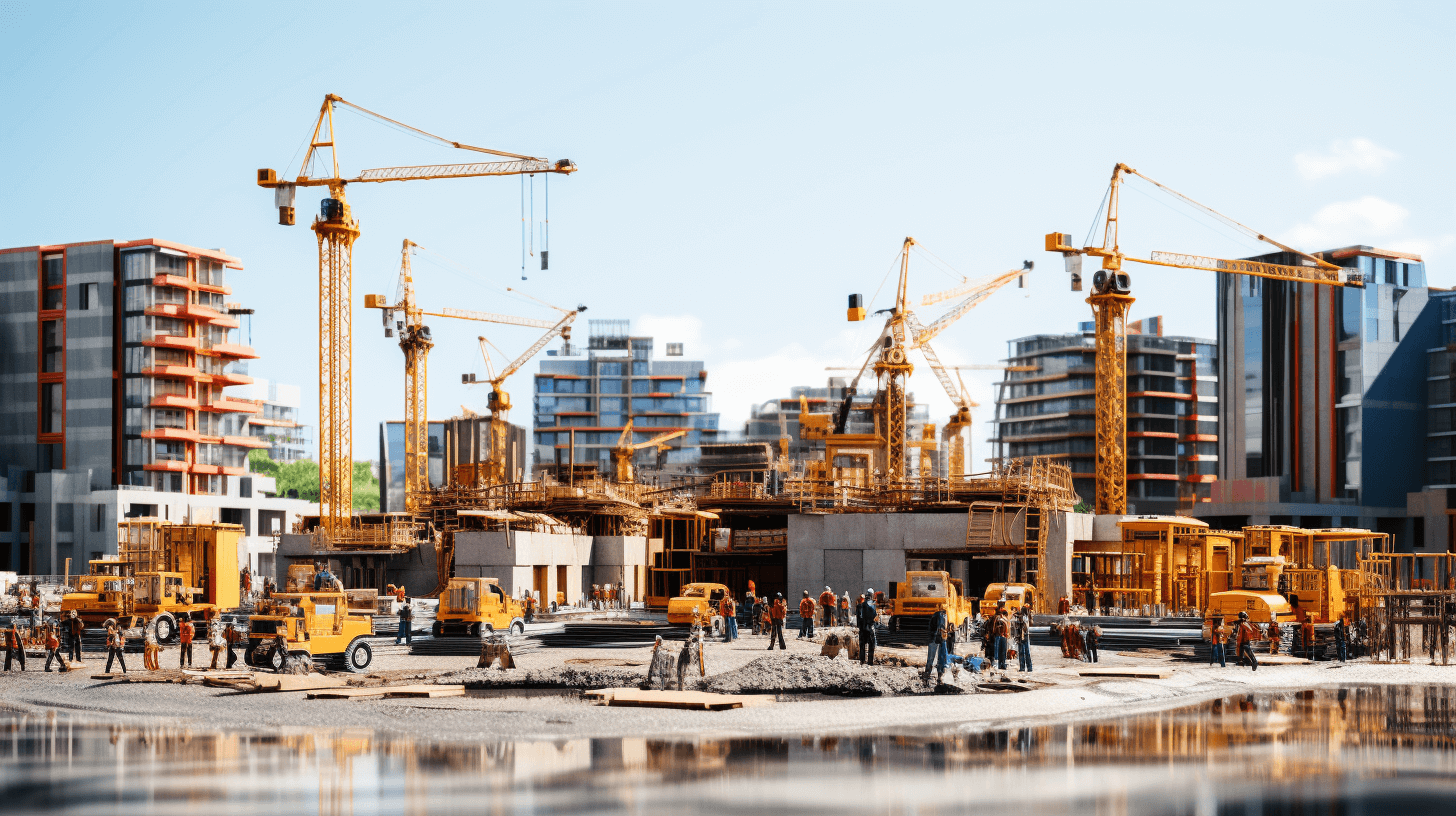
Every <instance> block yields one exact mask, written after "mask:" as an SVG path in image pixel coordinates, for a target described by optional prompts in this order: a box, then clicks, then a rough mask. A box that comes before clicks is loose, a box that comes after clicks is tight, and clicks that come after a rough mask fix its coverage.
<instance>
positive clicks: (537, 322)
mask: <svg viewBox="0 0 1456 816" xmlns="http://www.w3.org/2000/svg"><path fill="white" fill-rule="evenodd" d="M423 314H427V315H433V316H435V317H453V318H456V319H457V320H480V321H483V322H486V323H500V324H503V325H506V326H529V327H531V328H535V329H549V328H551V327H552V326H554V325H556V324H555V323H552V322H551V321H550V320H542V319H540V318H535V317H516V316H515V315H503V314H496V313H495V312H477V311H475V310H473V309H456V308H453V307H450V306H446V307H444V308H442V309H441V310H440V311H438V312H423Z"/></svg>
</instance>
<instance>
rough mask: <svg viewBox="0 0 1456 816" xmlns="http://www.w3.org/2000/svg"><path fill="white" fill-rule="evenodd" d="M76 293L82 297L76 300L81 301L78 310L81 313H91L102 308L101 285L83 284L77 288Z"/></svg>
mask: <svg viewBox="0 0 1456 816" xmlns="http://www.w3.org/2000/svg"><path fill="white" fill-rule="evenodd" d="M76 291H77V293H79V295H80V296H79V297H77V298H76V300H77V301H79V303H78V305H77V308H79V309H80V310H81V311H83V312H89V311H91V310H92V309H100V308H101V284H99V283H83V284H81V285H80V286H77V287H76Z"/></svg>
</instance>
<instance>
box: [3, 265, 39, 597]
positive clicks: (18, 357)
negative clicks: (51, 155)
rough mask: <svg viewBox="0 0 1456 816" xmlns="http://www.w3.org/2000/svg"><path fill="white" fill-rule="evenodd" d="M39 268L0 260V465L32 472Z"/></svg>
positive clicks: (36, 409) (33, 468) (35, 416)
mask: <svg viewBox="0 0 1456 816" xmlns="http://www.w3.org/2000/svg"><path fill="white" fill-rule="evenodd" d="M39 262H40V256H39V254H38V253H36V252H33V251H26V252H8V253H5V254H3V255H0V304H3V312H0V394H3V395H4V399H0V464H5V465H12V466H14V467H17V468H19V469H21V470H36V442H35V439H36V418H37V411H38V410H39V408H38V403H37V399H38V398H39V397H38V392H37V390H36V389H37V386H36V371H37V369H38V366H39V363H38V359H37V356H36V355H37V348H38V345H39V343H40V338H39V331H40V328H39V326H38V323H37V321H38V320H39V319H40V318H39V309H40V293H39V282H40V278H39V275H40V272H39V267H38V266H37V264H38V263H39ZM17 487H18V485H14V484H12V485H11V488H12V489H16V488H17ZM36 526H39V522H37V525H36ZM7 569H14V567H7Z"/></svg>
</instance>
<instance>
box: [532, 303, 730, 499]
mask: <svg viewBox="0 0 1456 816" xmlns="http://www.w3.org/2000/svg"><path fill="white" fill-rule="evenodd" d="M666 347H667V355H666V356H665V357H656V356H654V355H653V339H652V338H651V337H639V336H633V335H632V333H631V321H628V320H591V321H588V337H587V345H586V347H585V348H582V347H580V346H576V345H571V344H566V343H563V344H562V347H561V348H560V349H552V350H550V351H547V352H546V354H547V357H546V358H545V359H543V360H542V361H541V367H540V370H539V371H538V373H537V374H536V378H535V380H536V382H535V391H536V393H535V400H534V409H535V428H534V431H533V436H534V440H533V441H534V448H535V450H534V455H533V463H534V464H535V465H536V466H537V467H538V468H539V467H541V466H548V467H549V466H555V465H556V464H558V463H561V464H564V463H566V462H567V461H570V460H569V456H570V453H569V451H570V450H571V449H572V446H573V445H574V446H575V460H574V461H575V462H577V463H596V464H597V466H598V468H599V469H600V472H602V473H608V474H609V473H611V467H612V459H611V448H612V446H613V445H615V444H616V442H617V439H618V438H619V437H620V436H621V433H622V430H623V428H624V427H625V426H626V424H627V421H628V419H629V418H630V419H631V421H632V430H633V441H635V442H644V441H646V440H648V439H651V438H652V437H653V436H656V435H657V434H660V433H663V432H665V431H674V430H683V431H686V435H685V436H682V437H679V438H677V439H675V440H673V441H672V442H671V443H669V444H670V445H671V446H672V450H670V451H667V452H666V453H665V454H664V455H663V457H662V459H661V460H660V461H661V464H662V470H664V471H669V472H686V471H688V470H690V469H691V467H692V465H693V464H694V463H696V462H697V460H698V446H699V445H701V444H702V443H704V442H712V441H714V440H715V439H716V438H717V435H718V415H717V414H716V413H714V412H713V410H712V407H713V406H712V400H713V395H712V394H711V393H710V392H709V391H708V390H707V383H708V372H707V369H706V368H705V366H704V365H703V362H702V361H701V360H684V359H681V357H682V354H683V348H682V344H681V343H667V344H666ZM573 436H574V437H575V438H574V441H573ZM658 463H659V459H658V452H657V451H655V450H643V451H638V453H637V458H636V460H635V464H636V466H637V468H638V470H639V473H641V474H642V475H643V476H645V475H647V474H648V473H650V472H651V471H653V470H655V469H657V466H658Z"/></svg>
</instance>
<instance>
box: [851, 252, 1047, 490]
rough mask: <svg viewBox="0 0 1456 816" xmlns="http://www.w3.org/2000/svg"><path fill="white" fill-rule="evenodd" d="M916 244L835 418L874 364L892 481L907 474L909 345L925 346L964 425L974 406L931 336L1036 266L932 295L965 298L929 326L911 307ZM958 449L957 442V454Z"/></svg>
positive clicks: (931, 299)
mask: <svg viewBox="0 0 1456 816" xmlns="http://www.w3.org/2000/svg"><path fill="white" fill-rule="evenodd" d="M915 244H916V242H915V239H914V238H906V239H905V243H904V245H903V246H902V247H901V249H900V258H899V261H900V278H899V282H898V284H897V286H896V288H895V305H894V306H893V307H892V308H891V309H889V310H888V311H889V312H890V316H889V317H888V318H886V320H885V328H884V330H883V331H881V333H880V339H879V340H878V341H876V343H875V345H874V347H872V348H871V349H870V352H869V356H868V357H867V358H866V359H865V363H864V366H862V367H861V369H860V373H859V374H857V375H855V378H854V381H853V382H852V383H851V384H850V386H849V387H848V388H846V389H845V396H844V402H843V403H841V405H840V410H839V415H838V417H837V418H836V421H835V432H836V433H842V432H843V430H844V422H845V420H846V419H847V418H848V414H849V405H850V403H851V401H852V400H853V399H854V394H855V390H856V388H857V386H858V383H859V379H860V377H861V376H863V375H864V372H865V370H866V368H869V367H871V364H873V369H874V372H875V375H876V377H877V378H879V380H880V382H881V383H882V386H881V388H880V398H879V401H880V409H881V410H882V411H883V413H884V417H885V425H884V428H885V463H886V469H885V478H886V479H888V480H889V481H890V482H898V481H904V480H905V478H906V471H905V465H906V462H905V449H906V447H907V445H908V444H909V443H907V441H906V439H905V412H906V408H907V406H906V404H905V383H906V381H907V380H908V378H909V376H910V374H911V373H912V372H914V370H915V366H914V365H913V364H912V363H911V362H910V359H909V356H908V352H909V350H910V349H912V348H918V349H920V353H921V354H922V355H924V357H925V362H926V363H927V364H929V366H930V368H931V370H932V371H933V372H935V377H936V379H937V380H939V381H940V385H941V387H942V388H944V389H945V393H946V395H947V396H949V397H950V400H951V403H952V404H954V405H955V406H956V413H955V415H954V416H952V418H951V422H952V423H956V422H958V421H960V422H961V423H962V424H961V425H960V427H965V426H966V425H967V424H969V422H970V406H969V405H967V404H966V402H965V399H964V395H963V394H962V393H961V392H959V391H957V390H956V387H955V384H954V383H952V382H951V379H950V374H949V373H947V372H946V369H945V366H944V365H942V364H941V362H940V357H939V356H938V355H937V354H936V353H935V349H934V348H933V347H932V346H931V345H930V341H931V340H932V339H934V338H935V337H936V336H937V335H939V334H940V333H941V332H943V331H945V330H946V329H947V328H949V327H950V326H951V325H952V324H953V323H955V322H956V321H957V320H960V319H961V318H962V317H964V316H965V315H966V313H967V312H969V311H970V310H971V309H973V308H975V307H976V305H977V304H979V303H980V302H981V301H983V300H985V299H986V298H988V297H990V296H991V294H992V293H994V292H995V291H996V290H998V289H1000V288H1001V287H1003V286H1005V285H1006V284H1008V283H1011V282H1012V281H1018V282H1019V283H1021V285H1024V282H1023V281H1024V278H1025V276H1026V273H1027V272H1030V271H1031V269H1032V267H1033V264H1032V263H1031V261H1026V262H1024V263H1023V264H1022V265H1021V268H1019V269H1013V270H1010V271H1008V272H1002V273H1000V274H998V275H992V276H990V277H987V278H984V279H981V280H977V281H966V282H964V283H962V284H960V285H958V286H956V287H953V288H952V289H948V290H946V291H944V292H939V293H936V294H935V295H931V296H928V297H927V298H926V302H927V303H936V302H939V301H941V300H949V299H952V298H956V297H961V298H962V300H961V301H960V302H959V303H957V304H956V305H955V306H953V307H951V309H950V311H948V312H946V313H945V314H943V315H941V316H940V317H939V318H937V319H936V320H935V321H934V322H932V323H931V324H930V325H929V326H924V325H921V323H920V319H919V318H918V317H916V316H915V313H914V312H913V311H911V310H910V306H909V303H908V299H909V298H908V289H909V282H910V248H911V247H913V246H915ZM850 302H851V304H857V303H858V302H859V296H858V295H851V296H850ZM863 317H864V310H863V309H855V308H853V307H851V309H850V313H849V319H850V320H851V321H854V320H860V319H863ZM924 444H925V443H924V442H921V443H916V446H921V445H924ZM954 450H955V448H954V447H953V451H952V457H953V458H954V455H955V454H954ZM960 462H961V463H962V464H961V473H964V453H962V454H961V458H960Z"/></svg>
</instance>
